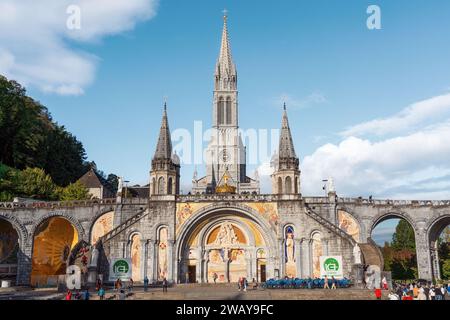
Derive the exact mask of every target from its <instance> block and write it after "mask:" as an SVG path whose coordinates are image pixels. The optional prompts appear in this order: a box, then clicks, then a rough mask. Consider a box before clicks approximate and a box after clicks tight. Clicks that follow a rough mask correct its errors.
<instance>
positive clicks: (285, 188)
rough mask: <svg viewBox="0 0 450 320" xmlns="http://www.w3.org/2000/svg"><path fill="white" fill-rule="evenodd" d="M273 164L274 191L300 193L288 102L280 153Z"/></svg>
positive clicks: (284, 112) (282, 123)
mask: <svg viewBox="0 0 450 320" xmlns="http://www.w3.org/2000/svg"><path fill="white" fill-rule="evenodd" d="M272 166H273V167H274V169H275V171H274V173H273V174H272V176H271V177H272V193H273V194H300V169H299V159H298V158H297V156H296V154H295V149H294V143H293V141H292V135H291V129H290V127H289V121H288V116H287V112H286V104H284V107H283V118H282V121H281V132H280V142H279V146H278V154H277V155H275V156H274V157H273V158H272Z"/></svg>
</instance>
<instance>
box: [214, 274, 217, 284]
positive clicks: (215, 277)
mask: <svg viewBox="0 0 450 320" xmlns="http://www.w3.org/2000/svg"><path fill="white" fill-rule="evenodd" d="M213 280H214V284H215V283H216V281H217V273H215V272H214V274H213Z"/></svg>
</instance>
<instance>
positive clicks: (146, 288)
mask: <svg viewBox="0 0 450 320" xmlns="http://www.w3.org/2000/svg"><path fill="white" fill-rule="evenodd" d="M147 290H148V278H147V276H145V278H144V291H145V292H147Z"/></svg>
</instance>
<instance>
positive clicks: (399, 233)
mask: <svg viewBox="0 0 450 320" xmlns="http://www.w3.org/2000/svg"><path fill="white" fill-rule="evenodd" d="M392 247H393V248H394V249H395V250H403V249H409V250H414V251H415V250H416V240H415V237H414V229H413V228H412V227H411V226H410V224H409V223H408V222H407V221H406V220H403V219H402V220H400V221H399V223H398V225H397V227H396V228H395V233H394V234H393V236H392Z"/></svg>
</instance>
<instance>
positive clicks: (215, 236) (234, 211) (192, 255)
mask: <svg viewBox="0 0 450 320" xmlns="http://www.w3.org/2000/svg"><path fill="white" fill-rule="evenodd" d="M251 210H252V209H250V208H248V210H245V208H244V209H243V208H230V207H226V208H223V207H222V208H221V207H215V208H210V209H209V210H205V211H203V212H201V213H197V214H195V215H193V217H192V219H188V221H186V223H185V224H184V227H183V228H182V229H181V230H180V232H179V237H178V239H179V241H177V244H178V247H177V250H176V252H177V257H178V259H177V260H178V263H179V265H178V281H179V282H180V283H196V282H197V283H205V282H214V280H215V282H218V283H220V282H222V283H227V282H237V281H238V280H239V278H240V277H246V278H247V279H248V280H249V281H251V280H252V279H253V278H255V279H256V278H259V276H260V275H261V274H262V273H264V275H265V274H266V273H267V276H268V277H271V276H272V273H273V272H272V270H271V269H273V266H272V264H273V261H272V259H271V257H273V250H274V247H275V238H276V237H275V231H274V230H273V228H271V226H270V225H269V224H268V223H267V222H266V221H265V220H263V219H262V218H261V217H260V216H258V215H257V213H255V212H252V211H251ZM189 220H190V221H189ZM261 252H264V253H265V254H264V259H261ZM266 253H267V254H266ZM266 257H267V259H266ZM258 268H261V270H259V269H258Z"/></svg>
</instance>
